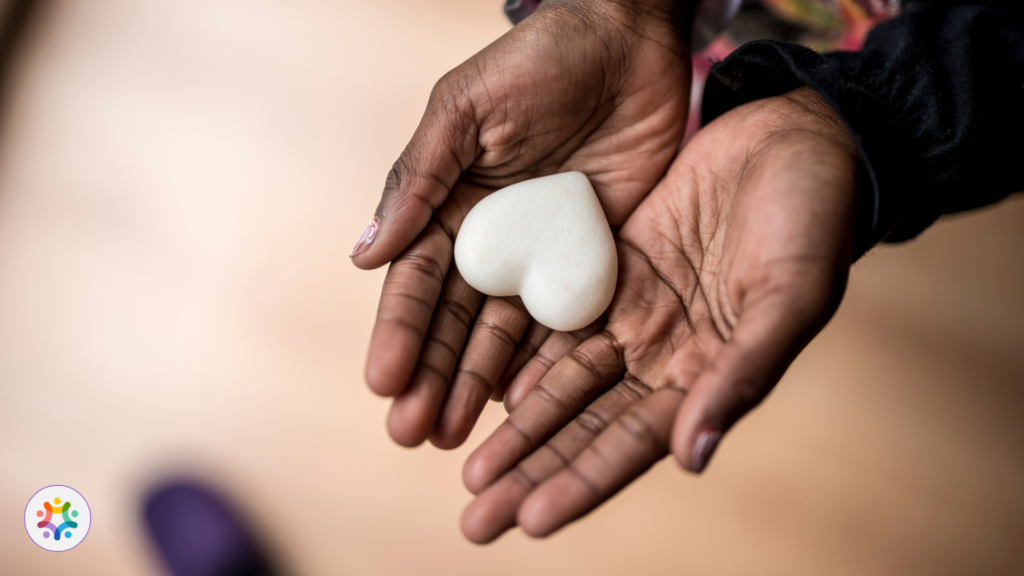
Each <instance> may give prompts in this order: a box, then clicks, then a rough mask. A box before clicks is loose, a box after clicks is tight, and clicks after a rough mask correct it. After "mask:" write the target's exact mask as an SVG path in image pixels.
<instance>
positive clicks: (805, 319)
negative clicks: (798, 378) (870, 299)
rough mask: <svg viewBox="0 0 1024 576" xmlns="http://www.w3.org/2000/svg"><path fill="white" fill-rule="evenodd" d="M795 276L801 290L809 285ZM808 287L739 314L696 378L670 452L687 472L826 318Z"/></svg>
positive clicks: (700, 464) (699, 465)
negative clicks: (728, 336)
mask: <svg viewBox="0 0 1024 576" xmlns="http://www.w3.org/2000/svg"><path fill="white" fill-rule="evenodd" d="M808 276H809V275H800V276H797V278H800V282H801V283H802V285H805V286H809V285H810V284H812V283H813V281H812V280H811V279H810V278H808ZM815 293H816V291H815V290H814V289H813V288H808V289H807V290H801V289H800V288H795V289H792V290H788V291H785V290H783V291H781V292H779V293H777V295H775V296H772V297H768V298H763V299H761V300H760V302H758V303H757V304H756V305H754V306H753V307H751V308H749V309H748V310H745V311H744V312H742V313H741V316H740V319H739V321H738V322H737V325H736V328H735V329H734V330H733V332H732V335H731V337H730V339H729V341H728V342H726V343H725V344H724V345H723V346H722V347H721V350H720V352H719V353H718V354H717V355H716V356H715V357H714V360H713V361H712V363H711V366H710V368H708V369H707V370H706V371H704V373H702V374H701V375H700V377H699V378H697V381H696V382H695V383H694V385H693V388H692V393H691V394H690V397H689V398H688V399H687V401H686V403H685V404H684V405H683V406H682V408H680V411H679V415H678V417H677V418H676V422H675V426H674V429H673V432H672V452H673V453H674V454H675V457H676V459H677V460H678V461H679V464H680V465H681V466H682V467H683V468H685V469H687V470H690V471H691V472H697V473H699V472H702V471H703V470H704V469H705V468H706V467H707V464H708V462H709V460H710V459H711V456H712V454H714V451H715V449H716V448H717V446H718V443H719V441H720V440H721V439H722V435H723V434H725V433H726V432H727V431H728V430H729V428H730V427H732V425H733V424H734V423H735V422H736V421H737V420H739V419H740V418H741V417H743V416H744V415H745V414H746V413H747V412H749V411H750V410H752V409H753V408H754V407H755V406H757V405H758V404H759V403H760V402H761V401H762V400H763V399H764V398H765V396H767V395H768V393H769V392H770V391H771V389H772V388H773V387H774V386H775V384H776V383H777V382H778V381H779V379H780V378H781V377H782V374H783V373H784V372H785V371H786V369H787V368H788V367H789V365H790V363H792V361H793V359H794V358H796V355H797V354H798V353H799V352H800V350H802V349H803V347H804V346H806V345H807V342H808V341H810V339H811V337H813V335H814V334H815V333H817V331H818V330H820V329H821V327H822V326H823V324H824V322H823V317H824V318H827V316H828V314H827V308H828V303H827V302H825V301H822V300H819V301H817V302H816V301H815V300H816V299H815V298H814V297H813V294H815Z"/></svg>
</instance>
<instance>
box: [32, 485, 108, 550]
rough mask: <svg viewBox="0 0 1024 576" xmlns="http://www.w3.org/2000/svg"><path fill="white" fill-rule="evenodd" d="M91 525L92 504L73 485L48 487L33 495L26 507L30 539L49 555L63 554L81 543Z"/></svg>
mask: <svg viewBox="0 0 1024 576" xmlns="http://www.w3.org/2000/svg"><path fill="white" fill-rule="evenodd" d="M90 525H92V513H91V512H90V510H89V504H88V503H87V502H86V501H85V498H83V497H82V495H81V494H79V493H78V491H77V490H75V489H74V488H71V487H70V486H60V485H56V486H47V487H46V488H43V489H42V490H40V491H38V492H36V493H35V494H33V495H32V498H30V499H29V501H28V506H26V507H25V530H26V531H28V537H29V538H31V539H32V541H33V542H35V543H36V544H37V545H38V546H39V547H40V548H42V549H44V550H49V551H50V552H64V551H67V550H71V549H72V548H74V547H75V546H78V545H79V544H81V543H82V540H85V536H86V535H87V534H88V533H89V526H90Z"/></svg>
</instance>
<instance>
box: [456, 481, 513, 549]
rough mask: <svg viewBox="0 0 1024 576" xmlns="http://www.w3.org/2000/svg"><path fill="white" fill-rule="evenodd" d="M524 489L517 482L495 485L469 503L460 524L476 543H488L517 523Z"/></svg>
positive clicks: (470, 539) (469, 538)
mask: <svg viewBox="0 0 1024 576" xmlns="http://www.w3.org/2000/svg"><path fill="white" fill-rule="evenodd" d="M521 498H522V492H521V490H519V489H518V487H517V486H516V485H515V484H511V483H505V484H500V485H496V486H494V487H493V488H492V489H491V490H488V491H487V492H485V493H484V494H482V495H481V496H479V497H478V498H476V499H475V500H473V501H472V502H470V503H469V506H466V509H465V510H464V511H463V512H462V518H461V521H460V525H461V528H462V533H463V535H465V536H466V538H467V539H468V540H469V541H470V542H473V543H474V544H489V543H491V542H494V541H495V540H497V539H498V537H500V536H501V535H502V534H504V533H505V532H506V531H508V530H509V529H511V528H513V527H515V525H516V507H517V506H518V504H519V500H520V499H521Z"/></svg>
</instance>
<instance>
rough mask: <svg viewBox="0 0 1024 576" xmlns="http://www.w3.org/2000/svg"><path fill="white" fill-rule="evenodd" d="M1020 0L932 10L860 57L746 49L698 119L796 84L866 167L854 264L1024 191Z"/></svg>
mask: <svg viewBox="0 0 1024 576" xmlns="http://www.w3.org/2000/svg"><path fill="white" fill-rule="evenodd" d="M1022 13H1024V0H1006V1H983V0H977V1H974V2H951V1H941V2H934V3H932V4H930V5H928V6H926V7H923V8H918V9H912V10H908V11H906V12H904V13H903V14H901V15H900V16H898V17H896V18H894V19H892V20H890V21H888V22H886V23H883V24H881V25H879V26H878V27H877V28H876V29H874V30H873V31H872V32H871V33H870V34H869V35H868V38H867V40H866V42H865V45H864V48H863V49H862V50H861V51H859V52H834V53H831V54H818V53H816V52H814V51H812V50H810V49H808V48H805V47H803V46H800V45H798V44H791V43H783V42H774V41H758V42H751V43H749V44H745V45H743V46H742V47H740V48H739V49H738V50H736V51H735V52H734V53H733V54H731V55H730V56H729V57H728V58H726V59H725V60H723V61H722V62H719V63H718V64H716V65H715V66H714V67H712V69H711V75H710V77H709V78H708V83H707V87H706V88H705V92H704V104H703V111H702V112H703V119H704V121H705V122H710V121H711V120H713V119H714V118H716V117H718V116H719V115H721V114H723V113H725V112H726V111H728V110H730V109H732V108H734V107H736V106H739V105H741V104H744V103H746V102H751V101H753V100H757V99H760V98H765V97H769V96H776V95H779V94H783V93H785V92H788V91H790V90H792V89H794V88H797V87H800V86H804V85H807V86H810V87H811V88H813V89H814V90H816V91H817V92H819V93H820V94H821V95H822V96H823V97H824V98H825V99H826V100H827V101H828V102H829V104H831V106H832V107H833V108H834V109H835V110H836V112H837V113H838V114H839V116H840V117H842V119H843V121H844V122H845V123H846V125H847V127H848V128H849V129H850V132H851V133H852V134H853V136H854V139H855V141H856V142H857V145H858V147H859V149H860V153H861V156H862V158H863V160H864V167H863V168H864V170H863V172H864V176H865V177H864V178H863V179H862V182H861V183H860V186H859V190H858V215H857V228H856V229H857V233H856V238H855V255H854V256H855V257H860V256H861V255H862V254H863V253H864V252H865V251H867V250H868V249H869V248H870V247H871V246H873V245H874V244H876V243H877V242H879V241H889V242H898V241H902V240H907V239H909V238H912V237H914V236H916V235H917V234H918V233H920V232H921V231H922V230H924V229H925V228H927V227H928V226H929V225H931V224H932V223H933V222H934V221H935V220H936V219H937V218H938V217H939V216H941V215H942V214H944V213H949V212H956V211H960V210H968V209H971V208H976V207H979V206H984V205H987V204H992V203H994V202H997V201H999V200H1001V199H1003V198H1005V197H1006V196H1008V195H1010V194H1013V193H1015V192H1019V191H1022V190H1024V14H1022Z"/></svg>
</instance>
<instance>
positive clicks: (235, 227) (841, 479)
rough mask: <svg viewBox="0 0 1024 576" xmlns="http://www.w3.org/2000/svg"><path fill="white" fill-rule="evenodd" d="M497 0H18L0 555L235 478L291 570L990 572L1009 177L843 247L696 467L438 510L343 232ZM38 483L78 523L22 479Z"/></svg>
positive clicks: (375, 284)
mask: <svg viewBox="0 0 1024 576" xmlns="http://www.w3.org/2000/svg"><path fill="white" fill-rule="evenodd" d="M500 4H501V2H500V0H458V1H450V0H449V1H444V2H442V1H440V0H436V1H431V2H425V1H414V0H374V1H373V2H356V1H354V0H351V1H345V2H342V1H330V0H320V1H316V0H303V1H299V0H288V1H284V0H278V1H270V0H219V1H216V2H202V1H199V0H190V1H177V0H176V1H162V2H137V1H131V0H89V1H84V0H79V1H65V2H50V3H48V4H45V5H44V6H43V7H42V9H41V10H40V12H39V13H38V14H36V15H35V18H34V20H33V21H32V23H31V24H32V25H31V27H30V28H29V29H28V31H27V36H26V37H25V39H24V42H23V44H22V45H21V46H20V51H19V52H18V53H17V55H16V57H15V58H14V61H13V63H14V67H13V69H12V71H11V76H10V77H9V79H8V80H9V82H8V88H7V93H6V94H5V95H4V109H3V117H2V130H0V573H3V574H5V575H7V574H10V575H22V574H32V575H54V576H56V575H61V574H72V573H74V574H78V575H80V576H89V575H104V576H120V575H125V576H127V575H147V574H160V573H161V572H160V570H161V569H160V567H159V565H158V564H157V563H156V561H155V559H154V558H153V556H152V555H151V552H150V549H149V547H148V546H149V545H148V542H147V541H146V539H145V534H144V533H143V532H142V531H141V523H140V516H139V511H138V498H139V496H140V494H141V492H142V491H143V490H144V489H145V487H146V486H147V485H148V483H149V482H151V481H153V480H154V479H157V478H160V477H162V476H163V475H165V474H178V473H182V472H187V473H189V474H191V475H194V476H199V477H201V478H204V479H207V480H208V481H210V482H211V483H213V484H214V485H216V486H218V487H220V488H221V489H222V490H224V491H226V492H227V493H228V494H229V495H230V496H231V497H232V498H234V499H235V501H237V502H240V503H242V504H243V505H244V506H245V507H246V509H247V510H248V511H249V512H250V513H251V515H252V517H253V518H254V520H255V522H256V523H257V525H258V526H259V527H260V529H262V531H263V532H264V533H265V534H266V535H267V537H268V538H269V539H270V540H271V541H272V542H273V543H274V545H275V552H276V553H277V554H278V555H279V557H280V558H281V559H282V560H283V561H284V563H285V564H286V565H287V566H288V567H290V568H291V570H293V573H294V574H299V575H311V576H312V575H333V574H354V575H393V574H394V575H398V574H401V575H405V574H426V575H434V574H436V575H463V574H466V575H469V574H474V575H475V574H496V575H498V574H524V573H528V574H537V575H547V574H559V575H562V574H583V573H586V574H590V575H593V576H598V575H613V574H614V575H619V574H650V575H660V574H700V575H741V574H742V575H747V574H759V575H776V574H777V575H801V574H807V575H821V574H830V575H847V574H851V575H852V574H871V575H889V574H891V575H916V574H921V575H930V576H934V575H945V574H950V575H952V574H1020V573H1024V546H1022V542H1024V418H1022V415H1024V386H1022V384H1024V353H1022V351H1024V298H1022V296H1024V201H1022V200H1020V199H1017V200H1012V201H1009V202H1006V203H1004V204H1003V205H1001V206H999V207H997V208H993V209H988V210H985V211H983V212H979V213H974V214H971V215H968V216H961V217H956V218H951V219H948V220H945V221H943V222H942V223H941V224H939V225H937V226H935V227H934V228H932V229H931V230H929V231H928V232H926V233H925V234H924V235H923V236H922V237H921V238H920V239H919V240H917V241H915V242H913V243H911V244H910V245H907V246H903V247H898V248H884V249H881V250H879V251H877V252H875V253H873V254H872V255H870V256H869V257H868V258H867V259H866V260H865V261H864V262H862V263H861V264H859V265H857V266H856V267H855V270H854V272H853V276H852V280H851V285H850V289H849V293H848V296H847V298H846V301H845V303H844V304H843V306H842V308H841V310H840V312H839V314H838V316H837V317H836V319H835V320H834V321H833V322H832V324H831V325H830V326H829V327H828V328H827V329H826V330H825V332H824V333H823V334H822V335H821V337H820V338H819V339H818V340H816V341H815V342H814V343H813V344H812V345H811V347H810V348H809V349H808V350H807V351H806V352H805V353H804V354H803V355H802V356H801V357H800V359H799V360H798V361H797V362H796V364H795V365H794V366H793V368H792V370H791V371H790V372H789V374H787V376H786V377H785V379H784V380H783V382H782V383H781V384H780V386H779V388H778V389H777V390H776V392H775V393H774V394H773V395H772V396H771V397H770V398H769V400H768V401H767V402H766V403H765V405H764V406H763V407H762V408H760V409H759V410H758V411H756V412H755V413H754V414H753V416H751V417H750V418H748V419H747V420H745V421H744V422H743V423H742V424H741V425H740V426H739V427H738V428H737V429H736V431H735V433H734V434H732V435H731V436H730V437H729V438H728V440H727V442H726V443H725V444H724V445H723V447H722V448H721V449H720V451H719V453H718V455H717V457H716V459H715V461H714V463H713V464H712V466H711V468H710V470H709V471H708V473H707V474H706V475H705V476H704V477H702V478H700V479H696V478H694V477H692V476H688V475H685V474H683V473H682V472H680V471H679V469H678V468H677V467H676V466H675V465H674V464H673V463H671V462H667V461H666V462H663V463H662V464H661V465H659V466H658V467H656V468H655V469H654V470H653V471H652V472H651V473H650V474H648V475H647V476H645V477H644V478H643V479H642V480H640V481H639V482H637V483H635V484H634V485H633V486H632V487H630V488H629V489H628V490H626V491H625V492H624V493H623V494H622V495H621V496H619V497H618V498H616V499H615V500H613V501H612V502H610V503H609V504H607V505H605V506H604V507H602V508H601V509H599V510H598V511H597V512H596V513H594V514H593V515H591V516H590V517H588V518H587V519H586V520H584V521H582V522H579V523H577V524H576V525H573V526H571V527H570V528H568V529H566V530H564V531H563V532H561V533H559V534H557V535H556V536H554V537H552V538H550V539H548V540H545V541H531V540H529V539H527V538H525V537H523V536H522V535H521V534H520V533H518V532H516V533H511V534H509V535H507V536H505V537H504V538H503V539H502V540H500V541H499V542H497V543H496V544H494V545H491V546H488V547H477V546H473V545H471V544H469V543H467V542H466V541H465V540H463V539H462V537H461V535H460V534H459V531H458V517H459V514H460V513H461V510H462V507H463V506H464V505H465V504H466V503H467V502H468V501H469V494H468V493H467V492H466V491H465V490H464V489H463V488H462V486H461V482H460V466H461V463H462V460H463V459H464V457H465V456H466V455H467V453H468V450H469V449H470V448H472V447H473V446H475V445H476V444H478V443H479V442H480V440H481V439H482V437H483V436H484V435H485V434H486V433H487V431H489V430H490V429H491V428H493V427H494V426H495V425H496V424H497V423H498V422H499V421H500V419H501V417H502V411H501V409H500V407H499V406H498V405H492V406H491V407H490V409H489V411H488V413H487V414H486V415H485V418H484V419H483V422H482V423H481V425H480V427H479V428H478V430H477V431H476V433H475V434H474V436H473V437H472V438H471V439H470V442H469V443H468V445H467V447H465V448H463V449H460V450H458V451H455V452H449V453H444V452H439V451H437V450H435V449H433V448H430V447H424V448H420V449H418V450H412V451H409V450H404V449H400V448H398V447H396V446H394V445H393V444H391V443H390V441H389V440H388V439H387V436H386V433H385V431H384V426H383V419H384V415H385V412H386V409H387V402H385V401H383V400H381V399H379V398H376V397H374V396H373V395H372V394H371V393H370V392H369V391H368V390H367V389H366V388H365V386H364V384H363V382H362V377H361V373H362V365H363V356H364V353H365V349H366V344H367V337H368V335H369V330H370V327H371V324H372V320H373V316H374V311H375V307H376V294H377V290H378V288H379V285H380V282H381V280H382V278H383V272H382V271H376V272H372V273H366V272H359V271H357V270H356V269H355V268H354V267H352V266H351V265H350V264H349V262H348V258H347V255H348V250H349V249H350V248H351V244H352V243H354V242H355V240H356V238H357V237H358V235H359V233H360V232H361V231H362V228H363V226H364V225H365V224H366V221H367V220H368V219H369V218H370V216H371V214H372V212H373V209H374V207H375V206H376V203H377V200H378V195H379V192H380V189H381V185H382V183H383V181H384V176H385V174H386V173H387V170H388V168H389V167H390V164H391V163H392V161H393V160H394V159H395V158H396V157H397V155H398V153H399V152H400V150H401V149H402V147H403V146H404V144H405V142H406V140H407V138H408V137H409V136H410V134H411V132H412V130H413V128H414V127H415V126H416V123H417V121H418V119H419V116H420V114H421V112H422V109H423V106H424V104H425V102H426V97H427V94H428V93H429V90H430V88H431V85H432V84H433V82H434V80H436V79H437V78H438V77H439V76H440V75H441V74H443V73H444V72H445V71H447V70H448V69H450V68H452V67H453V66H455V65H456V64H458V63H459V62H460V61H462V60H463V59H465V58H466V57H468V56H469V55H471V54H472V53H474V52H475V51H477V50H479V49H480V48H482V47H483V46H485V45H486V44H487V43H488V42H490V41H491V40H493V39H494V38H496V37H497V36H499V35H500V34H502V33H503V32H504V31H505V30H507V29H508V24H507V23H506V22H505V21H504V19H503V17H502V15H501V10H500ZM52 483H63V484H69V485H71V486H73V487H75V488H76V489H78V490H79V491H81V492H82V493H83V494H84V495H85V496H86V497H87V498H88V499H89V503H90V505H91V508H92V511H93V515H94V518H95V519H94V524H93V528H92V531H91V533H90V534H89V537H88V539H87V540H86V541H85V542H84V544H83V545H82V546H80V547H79V548H77V549H75V550H74V551H72V552H69V553H66V554H52V553H48V552H45V551H43V550H41V549H39V548H37V547H36V546H34V545H33V544H32V542H31V541H30V540H29V538H28V537H27V536H26V535H25V533H24V528H23V525H22V520H21V515H22V513H23V510H24V506H25V503H26V502H27V501H28V498H29V497H30V496H31V495H32V494H33V493H34V492H35V491H36V490H37V489H39V488H41V487H43V486H45V485H47V484H52Z"/></svg>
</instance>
